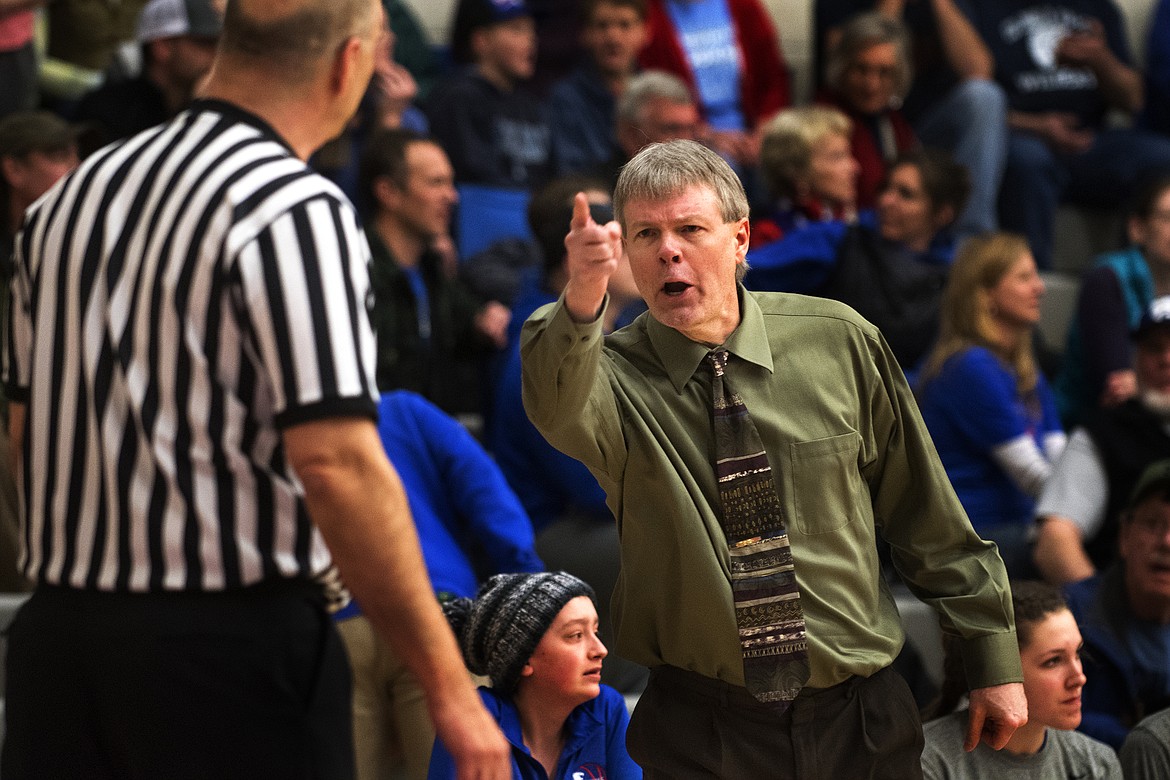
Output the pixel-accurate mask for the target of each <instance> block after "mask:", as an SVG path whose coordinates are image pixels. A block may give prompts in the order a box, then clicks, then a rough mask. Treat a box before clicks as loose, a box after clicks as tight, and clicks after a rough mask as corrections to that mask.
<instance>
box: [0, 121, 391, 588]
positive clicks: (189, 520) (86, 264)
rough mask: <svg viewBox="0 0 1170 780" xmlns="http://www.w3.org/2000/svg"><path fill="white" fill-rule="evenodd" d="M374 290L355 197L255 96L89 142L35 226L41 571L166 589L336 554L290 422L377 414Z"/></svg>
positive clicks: (40, 206)
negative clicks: (296, 468)
mask: <svg viewBox="0 0 1170 780" xmlns="http://www.w3.org/2000/svg"><path fill="white" fill-rule="evenodd" d="M369 290H370V282H369V248H368V246H367V245H366V242H365V239H364V237H363V235H362V232H361V230H360V229H359V225H358V221H357V218H356V216H355V214H354V211H353V208H352V206H351V205H350V204H349V202H348V201H347V200H346V198H345V196H344V195H343V194H342V193H341V192H340V190H338V189H337V188H336V187H334V186H333V185H332V184H331V183H329V182H328V181H327V180H325V179H324V178H322V177H320V176H318V175H316V174H315V173H313V172H312V171H311V170H309V168H308V167H307V166H306V165H305V164H304V163H303V162H302V161H300V160H299V159H297V158H296V157H295V156H294V154H293V153H292V150H291V149H290V148H289V147H288V146H287V145H286V144H285V142H284V141H283V140H282V139H281V138H280V137H279V136H278V135H277V134H276V133H275V132H274V131H273V130H272V129H271V128H270V127H269V126H268V125H266V124H265V123H264V122H263V121H261V120H260V119H258V118H257V117H254V116H252V115H250V114H248V113H246V112H244V111H243V110H241V109H240V108H238V107H235V106H232V105H230V104H227V103H223V102H219V101H198V102H197V103H195V105H194V106H192V108H191V109H190V110H188V111H187V112H185V113H183V114H181V115H180V116H179V117H177V118H176V119H175V120H173V121H172V122H170V123H169V124H166V125H162V126H160V127H157V128H153V129H151V130H148V131H146V132H144V133H142V134H140V135H137V136H135V137H133V138H131V139H129V140H128V141H126V142H124V143H121V144H118V145H114V146H111V147H106V148H105V149H103V150H101V151H99V152H98V153H96V154H94V155H93V156H92V157H90V158H89V159H87V160H86V161H85V163H84V164H83V165H82V166H81V167H80V168H78V169H77V170H76V171H75V172H74V173H73V174H71V175H70V176H68V177H67V178H66V179H64V180H63V181H62V182H61V184H60V185H58V186H57V187H55V188H54V189H53V190H51V191H50V192H49V193H48V194H47V195H45V196H44V197H43V198H42V199H41V200H40V201H38V202H37V203H36V204H35V205H34V206H33V207H32V208H31V209H30V210H29V213H28V215H27V218H26V221H25V225H24V230H23V231H22V233H21V235H20V237H19V238H18V240H17V248H16V267H15V271H14V277H13V281H12V294H13V297H12V301H13V304H12V307H11V314H10V318H9V337H8V340H7V344H6V350H7V356H6V357H7V359H6V360H5V368H4V370H5V376H4V381H5V383H6V388H7V390H8V392H9V393H10V397H11V398H12V399H13V400H15V401H19V402H22V403H25V404H26V405H27V413H26V420H25V445H24V464H25V473H24V483H23V490H22V494H23V500H24V504H25V512H24V515H25V518H26V521H25V524H24V541H25V554H24V559H23V567H24V571H25V573H26V574H27V575H28V576H29V577H30V578H32V579H34V580H36V581H39V582H43V583H50V584H56V585H63V586H68V587H74V588H83V589H96V590H103V591H132V592H154V591H172V590H185V591H218V590H225V589H229V588H235V587H240V586H246V585H250V584H254V583H257V582H260V581H263V580H266V579H272V578H279V577H295V576H313V575H316V574H319V573H320V572H322V571H323V570H325V569H326V568H327V567H328V566H329V562H330V559H329V553H328V551H327V549H326V547H325V544H324V542H323V540H322V539H321V536H320V534H319V533H318V532H317V531H316V529H315V528H314V527H313V526H312V524H311V523H310V521H309V517H308V514H307V512H306V510H305V505H304V501H303V491H302V489H301V486H300V484H299V482H298V481H297V479H296V477H295V475H294V474H293V472H292V469H291V468H290V467H289V464H288V462H287V461H286V458H285V454H284V450H283V447H282V444H281V442H282V440H281V436H280V431H281V429H283V428H285V427H287V426H290V425H293V424H296V423H302V422H306V421H309V420H314V419H320V418H324V417H330V416H338V415H362V416H369V417H374V416H376V414H377V411H376V409H377V407H376V404H377V389H376V385H375V380H374V372H373V366H374V337H373V333H372V331H371V329H370V325H369V321H368V316H367V315H368V311H367V306H368V305H369V303H370V292H369Z"/></svg>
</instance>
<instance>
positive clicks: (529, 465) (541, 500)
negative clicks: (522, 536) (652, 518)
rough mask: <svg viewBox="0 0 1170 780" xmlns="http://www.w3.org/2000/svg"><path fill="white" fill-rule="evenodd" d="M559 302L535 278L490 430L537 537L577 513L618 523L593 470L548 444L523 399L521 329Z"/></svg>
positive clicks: (515, 316)
mask: <svg viewBox="0 0 1170 780" xmlns="http://www.w3.org/2000/svg"><path fill="white" fill-rule="evenodd" d="M556 300H557V296H555V295H553V294H552V293H550V292H548V291H547V290H545V289H543V288H542V287H541V286H540V284H539V281H538V280H537V279H536V278H535V277H530V278H528V279H527V280H526V282H525V287H524V289H523V290H522V291H521V293H520V295H519V297H518V298H517V300H516V304H515V305H514V306H513V308H512V325H513V326H514V327H511V328H510V330H509V346H508V349H507V351H506V353H505V356H504V361H503V367H502V368H501V370H500V374H499V376H498V377H497V383H496V388H495V393H494V395H493V408H492V416H491V419H490V421H489V424H488V447H489V448H490V449H491V451H492V453H493V454H494V455H495V456H496V462H497V463H498V464H499V466H500V470H501V471H503V473H504V476H505V477H507V479H508V484H509V485H511V487H512V489H513V490H514V491H516V495H517V496H519V497H520V502H521V503H522V504H523V505H524V509H525V510H526V511H527V512H528V516H529V517H530V518H531V519H532V525H533V527H534V528H535V529H536V531H537V532H540V531H541V530H543V529H544V528H545V527H546V526H548V525H550V524H551V523H553V522H555V521H557V520H559V519H561V518H562V517H564V516H565V515H567V514H571V513H584V514H586V515H589V516H592V517H595V518H597V520H598V521H599V522H613V516H612V515H611V514H610V512H609V508H608V507H607V506H606V504H605V491H604V490H602V489H601V486H600V485H598V484H597V480H596V479H595V478H594V476H593V475H592V474H590V473H589V469H587V468H585V466H583V465H582V464H581V463H580V462H579V461H577V460H575V459H573V458H570V457H569V456H568V455H565V454H564V453H563V452H561V451H560V450H558V449H556V448H555V447H553V446H552V445H551V444H549V443H548V442H547V441H545V439H544V437H543V436H541V435H540V432H539V431H538V430H536V427H535V426H534V425H533V424H532V422H531V421H529V419H528V415H527V414H525V412H524V403H523V401H522V400H521V397H520V325H522V324H523V323H524V321H525V320H526V319H528V316H529V315H530V314H532V312H534V311H536V310H537V309H539V308H540V307H541V306H543V305H545V304H546V303H554V302H555V301H556Z"/></svg>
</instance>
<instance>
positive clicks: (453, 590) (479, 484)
mask: <svg viewBox="0 0 1170 780" xmlns="http://www.w3.org/2000/svg"><path fill="white" fill-rule="evenodd" d="M378 433H379V435H380V436H381V437H382V446H384V447H385V448H386V453H387V455H388V456H389V457H390V461H391V462H392V463H393V464H394V468H395V469H397V471H398V475H399V477H400V478H401V479H402V485H403V487H404V488H405V489H406V497H407V500H408V501H409V502H410V512H411V514H412V515H413V516H414V525H415V528H417V529H418V537H419V542H420V543H421V544H422V553H423V559H424V561H425V562H426V567H427V574H429V575H430V578H431V582H432V584H433V585H434V588H435V591H436V593H449V594H451V595H454V596H466V597H467V598H474V597H475V594H476V591H477V590H478V589H479V579H478V578H477V576H476V569H475V565H474V564H473V561H482V562H484V563H485V565H486V566H487V567H488V569H489V570H490V573H503V572H537V571H544V564H543V563H542V562H541V560H540V558H539V557H538V556H537V554H536V549H535V541H534V539H533V535H532V524H531V523H530V522H529V520H528V515H527V514H525V512H524V508H523V507H522V506H521V505H520V501H519V500H518V499H517V498H516V495H515V494H514V493H513V492H512V490H511V488H509V487H508V483H507V481H506V480H505V479H504V475H503V474H501V473H500V470H499V468H497V467H496V464H495V462H494V461H493V460H492V459H491V456H489V455H488V454H487V452H485V451H484V449H483V447H481V446H480V444H479V442H477V441H476V440H475V439H474V438H473V437H472V436H471V434H470V433H468V432H467V431H466V429H464V428H463V426H462V425H460V424H459V423H458V422H457V421H456V420H454V419H453V418H451V417H449V416H448V415H447V414H445V413H444V412H443V411H442V410H440V409H439V408H438V407H437V406H435V405H434V404H432V403H431V402H430V401H427V400H426V399H425V398H423V397H422V396H420V395H417V394H415V393H410V392H407V391H404V390H398V391H395V392H391V393H383V395H382V401H381V403H380V404H379V407H378ZM388 576H389V575H388ZM355 609H356V607H350V608H347V609H346V610H343V611H342V612H340V613H338V615H337V617H338V619H343V618H345V617H350V616H352V615H353V614H356V613H355V611H354V610H355Z"/></svg>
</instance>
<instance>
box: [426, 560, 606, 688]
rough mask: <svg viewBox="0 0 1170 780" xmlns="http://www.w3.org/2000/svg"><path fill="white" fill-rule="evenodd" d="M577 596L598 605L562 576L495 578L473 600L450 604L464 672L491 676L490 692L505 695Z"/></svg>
mask: <svg viewBox="0 0 1170 780" xmlns="http://www.w3.org/2000/svg"><path fill="white" fill-rule="evenodd" d="M577 596H588V597H589V598H590V599H592V600H593V601H594V602H596V601H597V597H596V596H595V595H594V594H593V588H591V587H589V586H588V585H587V584H585V583H584V582H582V581H581V580H579V579H577V578H576V577H574V576H573V575H571V574H566V573H565V572H563V571H557V572H541V573H539V574H497V575H495V576H493V577H491V578H489V579H488V581H487V582H485V583H484V584H483V586H482V587H480V589H479V595H478V596H476V598H475V600H474V601H472V600H471V599H455V600H454V601H450V602H447V603H446V604H444V605H443V612H444V614H446V616H447V620H448V622H450V623H451V628H452V629H453V630H454V631H455V636H456V638H458V640H459V647H460V649H461V650H462V651H463V660H464V661H465V662H466V663H467V668H468V669H470V670H471V671H472V672H474V673H475V674H483V675H487V676H488V677H490V678H491V681H492V687H493V688H494V689H496V690H497V691H499V692H500V693H503V694H505V695H506V694H510V693H511V692H512V691H513V690H514V689H515V688H516V684H517V683H518V682H520V672H521V671H523V669H524V665H525V664H526V663H528V659H529V658H531V657H532V653H533V652H534V651H535V650H536V646H537V645H538V644H540V640H541V638H542V637H543V636H544V634H545V632H546V631H548V629H549V626H551V625H552V622H553V621H554V620H556V617H557V615H558V614H560V611H561V609H562V608H563V607H564V606H565V605H566V604H568V603H569V602H570V601H571V600H573V599H574V598H576V597H577Z"/></svg>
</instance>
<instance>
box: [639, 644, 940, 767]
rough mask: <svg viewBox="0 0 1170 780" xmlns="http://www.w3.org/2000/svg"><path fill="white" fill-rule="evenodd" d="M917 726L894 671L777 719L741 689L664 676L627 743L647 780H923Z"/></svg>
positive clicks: (655, 678) (798, 704) (806, 702)
mask: <svg viewBox="0 0 1170 780" xmlns="http://www.w3.org/2000/svg"><path fill="white" fill-rule="evenodd" d="M922 744H923V739H922V722H921V720H920V719H919V716H918V707H917V705H916V704H915V702H914V697H913V695H912V694H911V693H910V689H909V687H908V686H907V685H906V682H905V681H904V680H903V679H902V678H901V676H900V675H899V674H898V673H897V672H895V671H894V670H893V669H891V668H889V667H886V668H885V669H882V670H880V671H878V672H876V673H874V674H873V675H872V676H870V677H868V678H865V677H852V678H850V679H849V680H847V681H845V682H843V683H841V684H840V685H834V686H833V687H831V688H819V689H810V688H806V689H805V690H803V691H801V693H800V695H799V696H797V697H796V700H795V701H794V702H793V704H792V707H791V708H790V709H789V710H788V711H787V712H785V713H784V714H783V715H777V714H775V713H774V712H773V711H772V710H770V709H768V708H766V707H764V706H763V705H762V704H760V703H759V702H758V701H756V700H755V698H753V697H752V695H751V694H750V693H748V691H747V689H746V688H741V687H738V686H734V685H729V684H727V683H724V682H720V681H718V680H713V679H711V678H709V677H703V676H701V675H698V674H695V673H694V672H688V671H684V670H682V669H676V668H674V667H671V666H662V667H658V668H657V669H653V670H651V672H650V683H649V685H648V686H647V688H646V690H645V692H644V693H643V694H642V696H641V698H640V699H639V700H638V705H637V707H635V708H634V714H633V717H632V719H631V721H630V727H629V730H628V731H627V733H626V745H627V747H628V749H629V752H630V756H631V757H632V758H633V759H634V760H635V761H637V762H638V763H639V764H640V765H641V766H642V769H643V772H644V776H645V778H646V780H667V778H669V779H670V780H715V778H718V779H719V780H765V779H766V778H785V779H789V778H791V780H821V779H822V778H823V780H844V779H846V778H847V779H848V780H865V779H866V778H871V779H872V780H878V779H879V778H888V780H921V778H922V766H921V763H920V762H921V756H922Z"/></svg>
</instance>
